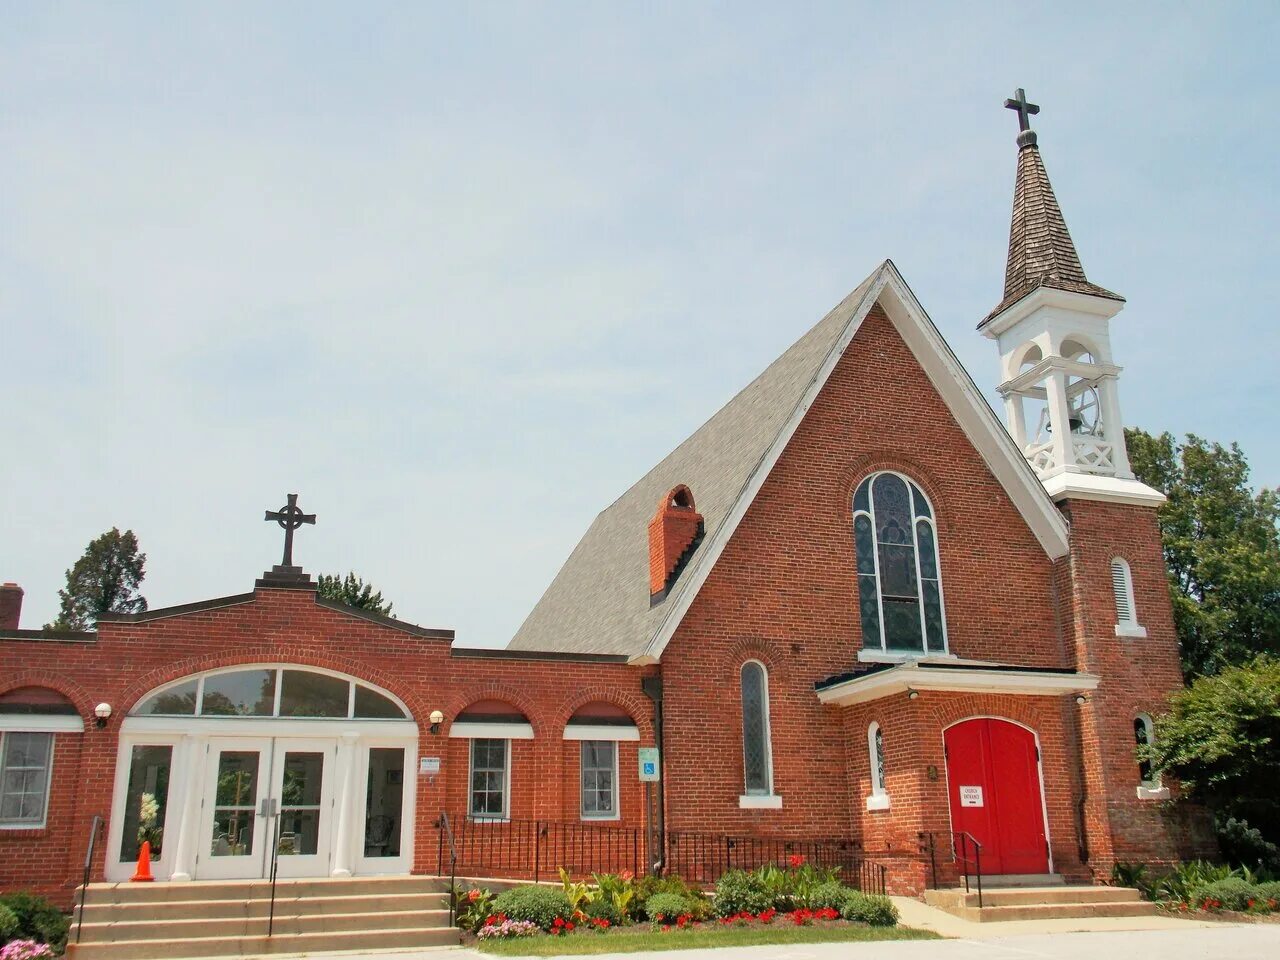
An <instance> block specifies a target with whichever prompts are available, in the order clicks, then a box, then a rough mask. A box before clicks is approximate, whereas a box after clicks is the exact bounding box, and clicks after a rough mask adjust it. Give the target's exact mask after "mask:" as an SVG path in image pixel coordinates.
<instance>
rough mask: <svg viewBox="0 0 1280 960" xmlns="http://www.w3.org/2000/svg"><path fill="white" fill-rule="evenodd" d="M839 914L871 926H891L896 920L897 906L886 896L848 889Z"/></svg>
mask: <svg viewBox="0 0 1280 960" xmlns="http://www.w3.org/2000/svg"><path fill="white" fill-rule="evenodd" d="M840 916H842V917H844V918H845V919H846V920H854V921H856V922H858V923H865V924H868V925H870V926H873V927H892V926H894V925H896V924H897V922H898V908H897V907H895V906H894V905H893V902H892V901H891V900H890V899H889V898H888V897H878V896H874V895H871V894H866V893H862V892H861V891H859V890H850V891H849V892H848V893H846V894H845V900H844V905H843V906H842V907H841V908H840Z"/></svg>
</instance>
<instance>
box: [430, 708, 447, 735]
mask: <svg viewBox="0 0 1280 960" xmlns="http://www.w3.org/2000/svg"><path fill="white" fill-rule="evenodd" d="M427 719H428V720H430V721H431V732H432V733H433V734H434V735H435V736H437V737H438V736H439V735H440V724H442V723H444V714H443V713H441V712H440V711H439V710H432V711H431V716H429V717H427Z"/></svg>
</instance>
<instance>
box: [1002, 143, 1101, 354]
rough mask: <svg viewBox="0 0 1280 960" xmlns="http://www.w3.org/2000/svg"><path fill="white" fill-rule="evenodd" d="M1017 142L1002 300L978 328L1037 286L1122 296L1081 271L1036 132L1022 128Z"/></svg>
mask: <svg viewBox="0 0 1280 960" xmlns="http://www.w3.org/2000/svg"><path fill="white" fill-rule="evenodd" d="M1028 134H1030V135H1028ZM1018 145H1019V148H1018V180H1017V183H1016V184H1015V186H1014V188H1013V216H1012V218H1011V219H1010V221H1009V258H1008V260H1007V261H1006V262H1005V271H1004V299H1003V300H1001V301H1000V304H999V306H997V307H996V308H995V309H994V310H992V311H991V312H990V313H989V314H987V316H986V318H985V319H983V321H982V323H980V324H978V327H979V329H981V328H982V327H983V326H984V325H985V324H986V323H987V322H988V321H990V320H992V319H993V318H994V317H996V316H997V315H999V314H1000V313H1002V312H1003V311H1004V310H1006V309H1007V308H1008V307H1010V306H1012V305H1013V304H1014V303H1017V302H1018V301H1019V300H1021V299H1022V298H1023V297H1025V296H1026V295H1027V294H1029V293H1031V292H1032V291H1033V290H1036V289H1038V288H1040V287H1052V288H1053V289H1055V290H1066V291H1067V292H1069V293H1084V294H1089V295H1091V296H1095V297H1104V298H1106V299H1108V300H1120V301H1123V300H1124V297H1122V296H1120V294H1118V293H1112V292H1111V291H1110V290H1107V289H1106V288H1105V287H1100V286H1098V285H1097V284H1096V283H1090V282H1089V279H1088V278H1087V277H1086V276H1085V275H1084V267H1083V266H1081V264H1080V255H1079V254H1077V253H1076V245H1075V244H1074V243H1073V242H1072V240H1071V233H1070V232H1069V231H1068V230H1067V221H1066V218H1065V217H1063V215H1062V208H1061V207H1059V206H1058V198H1057V197H1056V196H1055V195H1054V192H1053V185H1052V184H1051V183H1050V182H1049V172H1048V171H1047V170H1046V169H1045V166H1044V160H1043V158H1042V157H1041V156H1040V148H1039V147H1038V146H1037V145H1036V139H1035V134H1034V133H1031V132H1030V131H1027V132H1025V133H1023V134H1022V136H1020V137H1019V138H1018Z"/></svg>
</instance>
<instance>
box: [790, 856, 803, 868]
mask: <svg viewBox="0 0 1280 960" xmlns="http://www.w3.org/2000/svg"><path fill="white" fill-rule="evenodd" d="M787 863H788V864H789V865H790V866H791V868H792V869H793V870H794V869H796V868H797V867H802V866H804V857H802V856H801V855H800V854H798V853H793V854H792V855H791V856H790V857H788V858H787Z"/></svg>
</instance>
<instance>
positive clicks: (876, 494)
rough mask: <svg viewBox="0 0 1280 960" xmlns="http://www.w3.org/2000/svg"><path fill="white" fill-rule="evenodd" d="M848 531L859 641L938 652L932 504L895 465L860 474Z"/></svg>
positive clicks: (942, 644)
mask: <svg viewBox="0 0 1280 960" xmlns="http://www.w3.org/2000/svg"><path fill="white" fill-rule="evenodd" d="M853 537H854V546H855V547H856V550H857V559H858V566H857V569H858V610H859V614H860V617H861V620H862V643H863V648H864V649H867V650H881V651H887V652H895V653H918V654H926V653H944V652H946V649H947V636H946V618H945V616H944V614H943V607H942V579H941V572H940V564H939V563H938V544H937V536H936V533H935V529H934V520H933V509H932V507H930V506H929V501H928V500H927V499H925V495H924V493H923V492H922V491H921V490H920V488H919V487H918V486H916V485H915V484H914V483H912V482H911V481H910V480H908V479H907V478H905V477H903V476H901V475H900V474H897V473H888V472H883V473H875V474H872V475H871V476H869V477H867V479H866V480H864V481H862V483H861V484H859V485H858V489H857V492H856V493H855V494H854V497H853Z"/></svg>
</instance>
